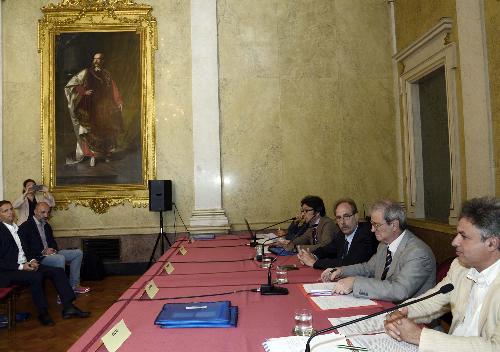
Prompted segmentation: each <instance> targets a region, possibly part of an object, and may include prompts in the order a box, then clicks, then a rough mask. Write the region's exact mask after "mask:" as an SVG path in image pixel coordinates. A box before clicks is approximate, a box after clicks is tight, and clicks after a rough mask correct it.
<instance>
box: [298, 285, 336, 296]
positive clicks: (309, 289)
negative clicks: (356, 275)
mask: <svg viewBox="0 0 500 352" xmlns="http://www.w3.org/2000/svg"><path fill="white" fill-rule="evenodd" d="M335 285H336V283H335V282H318V283H314V284H304V285H302V286H303V287H304V291H306V293H312V294H314V293H317V292H332V291H333V290H334V289H335Z"/></svg>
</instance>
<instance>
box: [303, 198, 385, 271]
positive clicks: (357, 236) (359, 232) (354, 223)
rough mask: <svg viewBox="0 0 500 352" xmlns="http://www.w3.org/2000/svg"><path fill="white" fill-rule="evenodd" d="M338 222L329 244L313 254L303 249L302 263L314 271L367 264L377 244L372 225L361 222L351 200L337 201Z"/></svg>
mask: <svg viewBox="0 0 500 352" xmlns="http://www.w3.org/2000/svg"><path fill="white" fill-rule="evenodd" d="M333 209H334V212H335V220H336V221H337V226H338V227H339V231H338V233H336V234H335V237H334V239H333V241H332V242H330V244H328V245H326V246H324V247H320V248H318V249H316V250H315V251H314V252H312V253H311V252H310V251H309V250H305V249H301V250H300V251H299V254H298V258H299V260H300V261H301V262H302V263H303V264H304V265H308V266H312V267H314V268H315V269H326V268H333V267H338V266H343V265H351V264H357V263H363V262H366V261H367V260H368V259H370V258H371V256H372V255H373V254H374V253H375V252H376V251H377V246H378V241H377V239H376V238H375V235H374V234H373V232H371V225H370V223H367V222H365V223H359V214H358V208H357V206H356V203H355V202H354V200H352V199H351V198H342V199H339V200H337V202H335V206H334V208H333Z"/></svg>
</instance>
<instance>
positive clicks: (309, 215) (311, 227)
mask: <svg viewBox="0 0 500 352" xmlns="http://www.w3.org/2000/svg"><path fill="white" fill-rule="evenodd" d="M300 205H301V208H300V212H301V213H302V214H304V221H305V222H306V223H307V224H308V227H307V230H306V232H304V234H303V235H301V236H299V237H296V238H294V239H293V240H291V241H290V240H281V241H279V242H277V245H279V246H282V247H284V248H285V249H286V250H288V251H292V250H293V249H294V248H296V247H298V246H300V248H303V249H309V250H310V251H314V250H316V249H318V248H319V247H322V246H326V245H327V244H329V243H330V242H331V241H332V239H333V236H334V234H335V223H334V222H333V220H332V219H330V218H329V217H328V216H326V210H325V204H324V203H323V200H322V199H321V198H320V197H317V196H306V197H304V198H303V199H302V200H301V201H300Z"/></svg>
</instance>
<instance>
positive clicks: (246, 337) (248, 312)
mask: <svg viewBox="0 0 500 352" xmlns="http://www.w3.org/2000/svg"><path fill="white" fill-rule="evenodd" d="M248 237H249V236H248V234H247V235H245V234H242V235H241V236H238V235H220V236H217V237H216V238H215V239H212V240H196V241H194V242H191V241H188V240H187V238H185V237H182V238H179V239H178V240H177V241H176V242H175V243H174V244H173V245H172V247H171V248H169V250H167V251H166V252H165V253H164V254H163V255H162V256H161V257H160V258H159V259H158V261H157V262H156V263H155V264H154V265H152V266H151V267H150V268H149V270H147V271H146V273H144V275H142V276H141V277H140V278H139V279H138V280H137V281H136V282H135V283H134V284H132V286H130V288H128V289H127V290H126V291H125V292H124V293H123V294H122V296H121V297H120V298H119V299H118V300H117V301H116V302H115V303H114V304H113V305H112V306H111V307H110V308H109V309H108V310H107V311H106V312H105V313H104V314H103V315H102V316H101V317H100V318H99V320H98V321H97V322H96V323H95V324H94V325H92V326H91V327H90V328H89V329H88V330H87V331H86V332H85V334H84V335H82V336H81V337H80V339H79V340H78V341H76V342H75V344H74V345H73V346H72V347H71V348H70V349H69V351H92V352H95V351H107V349H106V347H105V346H104V345H103V343H102V341H101V338H102V337H103V336H104V335H105V334H106V333H108V332H109V331H110V330H111V328H112V327H113V326H114V325H115V324H117V323H118V322H119V321H120V320H122V319H123V320H124V322H125V324H126V325H127V327H128V328H129V330H130V331H131V335H130V337H129V338H128V339H127V340H126V341H125V342H124V343H123V345H122V346H121V347H120V349H119V351H120V352H121V351H141V352H145V351H163V350H164V351H238V352H250V351H264V348H263V346H262V343H263V342H264V341H265V340H266V339H268V338H271V337H281V336H289V335H291V331H292V329H293V326H294V317H293V314H294V311H295V310H296V309H298V308H309V309H311V310H312V311H313V326H314V328H315V329H316V330H318V329H324V328H327V327H329V326H331V325H330V322H329V321H328V318H335V317H342V316H351V315H359V314H370V313H374V312H377V311H380V310H382V309H383V308H387V307H388V305H389V306H390V304H388V303H384V302H377V303H378V305H376V306H369V307H358V308H345V309H336V310H321V309H319V308H318V307H317V306H316V304H315V303H314V302H313V301H312V300H311V299H310V298H309V297H308V296H307V294H306V293H305V291H304V289H303V287H302V284H304V283H315V282H318V278H319V277H320V274H321V271H319V270H316V269H312V268H309V267H305V266H303V265H301V264H300V263H299V262H298V259H297V257H296V256H281V257H278V258H277V259H276V261H275V262H274V263H273V267H276V266H277V265H287V264H296V265H297V267H298V268H299V270H292V271H288V284H285V285H283V286H285V287H287V288H288V290H289V294H288V295H286V296H263V295H261V294H260V293H259V292H252V291H251V289H255V288H258V287H260V285H261V284H264V283H266V281H267V269H265V268H261V267H260V262H257V261H255V260H254V256H255V248H252V247H250V246H248V243H249V240H248ZM181 247H183V248H184V249H185V250H186V253H185V254H182V253H180V249H181ZM182 252H183V251H182ZM168 262H170V263H171V265H172V266H173V267H174V271H173V272H171V273H170V274H167V272H166V271H165V270H164V266H165V265H166V263H168ZM273 278H274V269H273ZM151 280H153V281H154V283H155V284H156V286H157V287H158V288H159V292H158V293H157V294H156V295H155V296H154V298H153V299H150V298H149V297H148V295H147V294H146V293H145V286H146V284H147V283H148V282H150V281H151ZM223 300H229V301H231V304H232V305H233V306H238V310H239V312H238V325H237V327H235V328H192V329H162V328H160V327H158V326H156V325H154V320H155V318H156V316H157V315H158V313H159V312H160V311H161V309H162V307H163V305H164V304H165V303H181V302H182V303H189V302H204V301H223Z"/></svg>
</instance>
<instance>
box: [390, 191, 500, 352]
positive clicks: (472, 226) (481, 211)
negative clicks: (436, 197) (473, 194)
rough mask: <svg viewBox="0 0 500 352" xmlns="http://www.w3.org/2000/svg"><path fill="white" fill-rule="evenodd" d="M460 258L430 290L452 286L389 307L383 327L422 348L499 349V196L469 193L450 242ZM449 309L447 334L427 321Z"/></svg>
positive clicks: (432, 350)
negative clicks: (398, 307)
mask: <svg viewBox="0 0 500 352" xmlns="http://www.w3.org/2000/svg"><path fill="white" fill-rule="evenodd" d="M451 245H452V246H453V247H455V248H456V252H457V256H458V258H457V259H455V261H453V263H452V264H451V267H450V270H449V271H448V274H447V275H446V277H445V278H444V279H443V280H442V281H441V282H440V283H439V284H438V285H437V286H436V287H435V288H433V289H432V290H431V291H429V292H427V293H425V294H426V295H427V294H430V293H432V292H435V291H437V290H439V289H440V288H441V287H442V286H444V285H447V284H450V283H451V284H453V286H454V289H453V291H451V292H449V293H447V294H440V295H437V296H434V297H432V298H430V299H428V300H425V301H422V302H419V303H416V304H413V305H410V306H408V307H405V308H402V309H401V310H399V311H395V312H392V313H391V314H389V315H388V316H387V317H386V320H385V323H384V325H385V329H386V332H387V333H388V334H389V335H390V336H392V337H393V338H395V339H396V340H398V341H405V342H409V343H412V344H415V345H419V347H418V350H419V351H424V352H437V351H457V352H462V351H498V350H499V346H500V294H499V293H498V291H499V289H500V199H499V198H494V197H484V198H475V199H471V200H469V201H467V202H465V204H464V205H463V207H462V211H461V212H460V216H459V221H458V225H457V235H456V236H455V238H454V239H453V241H452V242H451ZM449 311H451V313H452V315H453V321H452V322H451V326H450V331H449V333H448V334H446V333H443V332H440V331H436V330H433V329H427V328H424V327H422V326H421V325H417V324H416V323H427V322H429V321H431V320H432V319H434V318H437V317H439V316H441V315H442V314H444V313H446V312H449Z"/></svg>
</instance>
